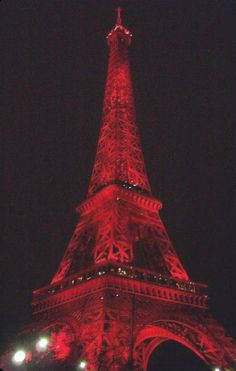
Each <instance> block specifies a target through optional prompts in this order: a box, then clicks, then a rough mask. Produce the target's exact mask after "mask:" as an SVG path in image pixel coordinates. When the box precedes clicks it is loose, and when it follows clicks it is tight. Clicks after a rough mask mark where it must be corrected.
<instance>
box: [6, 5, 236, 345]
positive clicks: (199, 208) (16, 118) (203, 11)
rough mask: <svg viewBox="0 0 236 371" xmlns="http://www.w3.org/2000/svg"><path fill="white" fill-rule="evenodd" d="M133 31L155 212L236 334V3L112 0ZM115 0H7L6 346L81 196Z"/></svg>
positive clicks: (58, 250)
mask: <svg viewBox="0 0 236 371" xmlns="http://www.w3.org/2000/svg"><path fill="white" fill-rule="evenodd" d="M119 4H120V5H121V6H122V7H123V8H124V12H123V23H124V24H125V25H126V26H127V27H128V28H129V29H130V31H131V32H132V33H133V35H134V37H133V41H132V44H131V47H130V63H131V70H132V79H133V85H134V94H135V102H136V109H137V121H138V124H139V128H140V132H141V140H142V147H143V152H144V157H145V162H146V167H147V171H148V176H149V180H150V183H151V186H152V190H153V194H154V196H156V197H158V198H160V199H161V200H162V202H163V204H164V206H163V210H162V211H161V217H162V219H163V221H164V223H165V225H166V228H167V231H168V233H169V235H170V238H171V240H172V241H173V243H174V246H175V248H176V251H177V253H178V255H179V257H180V259H181V261H182V263H183V265H184V267H185V269H186V270H187V272H188V273H189V275H190V277H191V279H192V280H196V281H200V282H206V283H207V284H208V285H209V292H210V298H211V299H210V307H211V309H212V312H213V313H214V315H215V316H216V318H218V319H219V320H220V321H221V322H222V323H223V324H224V326H225V327H226V328H227V330H228V332H229V333H230V334H231V335H232V336H234V337H235V338H236V315H235V311H236V294H235V292H236V275H235V264H236V252H235V247H234V246H235V234H234V231H235V227H236V224H235V222H234V216H235V214H236V213H235V208H234V206H235V205H233V172H234V167H233V162H234V155H233V124H232V118H233V109H234V105H233V93H232V88H233V64H232V56H233V50H234V51H235V45H234V39H235V36H234V35H235V30H234V28H235V27H234V24H235V21H236V20H235V19H233V17H234V15H233V14H235V11H236V9H235V8H236V7H235V2H234V1H230V0H221V1H217V0H195V1H190V0H182V1H177V0H158V1H157V0H156V1H150V0H146V1H142V0H130V1H120V2H119ZM117 5H118V2H117V1H109V0H106V1H105V0H99V1H92V0H87V1H82V0H81V1H79V0H69V1H68V0H57V1H56V0H50V1H46V0H41V1H32V0H17V1H16V0H2V1H1V2H0V12H1V22H0V23H1V24H0V29H1V35H2V36H1V44H2V52H1V61H0V66H1V71H2V84H1V85H2V87H1V90H2V93H3V94H2V98H1V105H2V107H3V110H2V111H3V112H2V115H1V116H2V123H3V125H2V127H3V146H1V149H2V155H1V158H3V177H2V179H3V190H2V192H1V193H2V202H1V212H2V213H3V224H2V225H3V233H2V234H1V236H2V237H3V238H2V248H1V258H0V272H1V276H2V278H1V288H0V289H1V300H2V303H1V310H0V328H1V332H0V350H2V349H3V347H4V346H5V345H6V343H7V342H8V341H9V340H10V339H11V338H12V336H13V335H14V334H15V333H16V332H17V330H18V329H19V328H20V327H21V326H22V324H23V323H24V322H25V321H26V322H27V319H29V316H30V300H31V291H32V289H35V288H39V287H41V286H43V285H45V284H47V283H48V282H49V280H50V279H51V277H52V276H53V274H54V273H55V271H56V269H57V266H58V264H59V261H60V259H61V257H62V255H63V253H64V250H65V248H66V245H67V242H68V241H69V239H70V236H71V234H72V232H73V228H74V226H75V223H76V220H77V219H76V213H75V207H76V206H77V204H78V203H80V202H81V201H83V199H84V198H85V197H86V192H87V187H88V182H89V178H90V174H91V170H92V165H93V160H94V156H95V149H96V142H97V138H98V133H99V127H100V122H101V109H102V100H103V91H104V81H105V76H106V67H107V50H108V49H107V46H106V41H105V35H106V33H107V32H108V31H109V30H110V29H111V28H112V27H113V25H114V21H115V14H114V9H115V7H116V6H117Z"/></svg>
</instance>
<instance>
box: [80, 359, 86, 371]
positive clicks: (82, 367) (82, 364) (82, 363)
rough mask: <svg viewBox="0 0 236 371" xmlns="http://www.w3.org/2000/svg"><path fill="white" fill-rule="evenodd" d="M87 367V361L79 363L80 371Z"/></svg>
mask: <svg viewBox="0 0 236 371" xmlns="http://www.w3.org/2000/svg"><path fill="white" fill-rule="evenodd" d="M86 366H87V362H86V361H81V362H80V363H79V369H81V370H84V369H85V367H86Z"/></svg>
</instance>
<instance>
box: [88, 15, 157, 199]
mask: <svg viewBox="0 0 236 371" xmlns="http://www.w3.org/2000/svg"><path fill="white" fill-rule="evenodd" d="M131 38H132V34H131V33H130V31H129V30H128V29H127V28H125V27H124V26H123V25H122V21H121V8H117V19H116V24H115V26H114V27H113V28H112V30H111V31H110V32H109V34H108V35H107V44H108V46H109V62H108V71H107V79H106V87H105V94H104V101H103V111H102V126H101V130H100V137H99V140H98V146H97V152H96V158H95V162H94V166H93V171H92V176H91V180H90V184H89V191H88V195H89V196H91V195H92V194H94V193H95V192H97V191H98V190H99V189H101V188H103V187H105V186H107V185H108V184H119V185H120V186H124V187H127V188H128V187H130V188H132V189H135V190H137V191H140V192H142V193H146V194H151V189H150V185H149V182H148V178H147V174H146V170H145V165H144V158H143V153H142V149H141V145H140V138H139V134H138V128H137V125H136V114H135V105H134V98H133V89H132V83H131V76H130V66H129V59H128V49H129V45H130V43H131Z"/></svg>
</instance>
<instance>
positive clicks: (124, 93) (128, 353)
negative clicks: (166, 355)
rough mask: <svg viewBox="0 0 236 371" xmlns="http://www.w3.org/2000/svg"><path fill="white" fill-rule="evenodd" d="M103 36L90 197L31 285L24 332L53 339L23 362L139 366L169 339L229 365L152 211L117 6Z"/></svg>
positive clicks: (229, 343) (108, 369) (234, 357)
mask: <svg viewBox="0 0 236 371" xmlns="http://www.w3.org/2000/svg"><path fill="white" fill-rule="evenodd" d="M107 40H108V45H109V48H110V55H109V67H108V75H107V82H106V89H105V98H104V106H103V122H102V128H101V133H100V138H99V142H98V148H97V154H96V160H95V164H94V168H93V173H92V177H91V182H90V186H89V192H88V198H87V199H86V200H85V201H84V202H83V203H82V204H81V205H80V206H79V207H78V212H79V214H80V219H79V221H78V224H77V226H76V228H75V232H74V234H73V236H72V238H71V241H70V242H69V244H68V247H67V249H66V252H65V255H64V257H63V259H62V261H61V263H60V265H59V268H58V271H57V273H56V274H55V276H54V277H53V279H52V281H51V283H50V284H49V285H48V286H46V287H43V288H41V289H38V290H35V291H34V293H33V303H32V306H33V320H32V323H31V324H30V325H29V326H28V327H27V328H25V330H24V332H23V334H22V335H21V339H24V338H26V339H27V338H33V337H34V334H38V333H42V334H47V336H49V337H50V343H49V347H48V349H47V351H46V352H44V353H40V354H39V353H37V352H35V350H33V349H32V348H30V349H29V351H28V356H27V357H28V358H27V362H28V366H27V367H28V369H32V370H34V371H35V370H37V369H39V370H41V369H43V370H55V371H57V370H61V368H60V367H61V365H63V364H64V365H65V368H64V369H67V370H68V369H70V368H71V367H74V366H73V365H75V364H77V365H78V362H80V361H83V362H84V363H83V367H84V369H86V371H125V370H134V371H135V370H136V371H145V370H146V369H147V364H148V359H149V357H150V354H151V353H152V351H153V350H154V349H155V348H156V347H157V346H158V345H159V344H161V343H162V342H163V341H167V340H174V341H177V342H179V343H181V344H183V345H184V346H186V347H188V348H189V349H191V350H192V351H193V352H194V353H195V354H197V355H198V357H200V358H201V359H202V360H203V361H204V362H205V363H206V364H208V365H209V366H217V367H220V369H221V370H229V369H230V370H235V367H236V344H235V343H234V341H233V340H232V338H230V337H229V336H228V335H227V334H226V333H225V330H224V328H223V327H222V326H221V325H220V324H219V323H218V322H217V321H216V320H215V319H214V318H213V317H212V315H211V313H210V311H209V309H208V305H207V300H208V297H207V287H206V285H203V284H199V283H195V282H192V281H190V279H189V277H188V275H187V273H186V272H185V270H184V268H183V266H182V264H181V261H180V259H179V258H178V256H177V254H176V252H175V250H174V248H173V246H172V244H171V241H170V239H169V237H168V235H167V232H166V230H165V227H164V225H163V223H162V221H161V218H160V216H159V209H160V208H161V206H162V205H161V202H160V201H159V200H157V199H155V198H153V197H152V196H151V191H150V186H149V183H148V179H147V175H146V171H145V167H144V161H143V155H142V151H141V147H140V141H139V136H138V132H137V127H136V123H135V111H134V103H133V94H132V86H131V80H130V72H129V63H128V46H129V44H130V41H131V34H130V32H129V31H128V30H127V29H126V28H125V27H123V25H122V24H121V19H120V11H118V17H117V22H116V25H115V27H114V28H113V29H112V31H111V32H110V33H109V35H108V37H107ZM26 342H27V340H26ZM3 365H4V370H12V369H14V368H12V366H10V365H9V363H7V361H6V362H5V363H3ZM37 367H38V368H37Z"/></svg>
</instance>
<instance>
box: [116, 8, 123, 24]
mask: <svg viewBox="0 0 236 371" xmlns="http://www.w3.org/2000/svg"><path fill="white" fill-rule="evenodd" d="M121 11H122V9H121V7H120V6H118V7H117V8H116V24H117V25H118V26H120V25H121V23H122V22H121Z"/></svg>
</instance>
